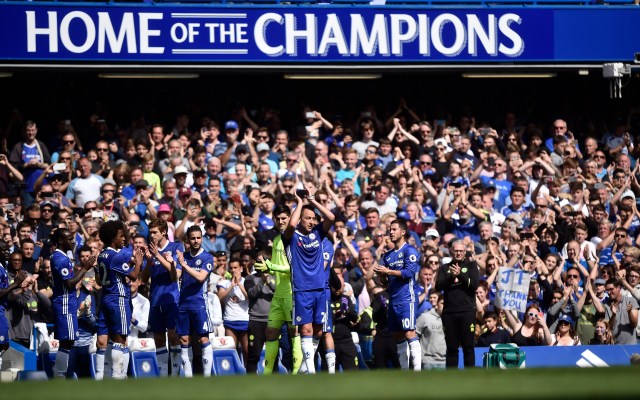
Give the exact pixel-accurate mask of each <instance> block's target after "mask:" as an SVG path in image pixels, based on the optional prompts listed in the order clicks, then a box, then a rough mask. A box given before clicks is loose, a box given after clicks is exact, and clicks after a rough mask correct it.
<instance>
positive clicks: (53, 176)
mask: <svg viewBox="0 0 640 400" xmlns="http://www.w3.org/2000/svg"><path fill="white" fill-rule="evenodd" d="M56 177H60V178H62V179H64V175H63V174H61V173H60V171H54V172H52V173H50V174H49V175H47V179H53V178H56Z"/></svg>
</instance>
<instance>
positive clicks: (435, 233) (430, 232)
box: [424, 229, 440, 238]
mask: <svg viewBox="0 0 640 400" xmlns="http://www.w3.org/2000/svg"><path fill="white" fill-rule="evenodd" d="M424 236H426V237H429V236H433V237H434V238H439V237H440V234H439V233H438V231H437V230H435V229H427V231H426V232H425V233H424Z"/></svg>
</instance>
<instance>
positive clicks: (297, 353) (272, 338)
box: [255, 204, 302, 375]
mask: <svg viewBox="0 0 640 400" xmlns="http://www.w3.org/2000/svg"><path fill="white" fill-rule="evenodd" d="M273 216H274V219H275V223H276V225H277V226H278V230H279V231H280V232H282V231H284V230H285V229H286V228H287V226H289V219H290V218H291V210H290V209H289V207H287V206H286V205H284V204H279V205H278V206H276V208H275V210H273ZM258 261H259V262H257V263H256V264H255V268H256V269H257V270H259V271H266V270H269V272H271V273H273V274H274V275H275V278H276V291H275V293H274V294H273V299H272V300H271V307H270V308H269V320H268V322H267V329H266V332H265V336H266V339H267V342H266V343H265V356H264V372H263V374H264V375H270V374H271V373H272V372H273V365H274V364H275V361H276V356H277V355H278V344H279V343H278V337H279V336H280V328H281V327H282V324H284V323H285V322H286V323H287V324H289V337H290V338H292V340H291V348H292V352H293V371H291V372H292V373H293V374H297V373H298V369H300V364H301V363H302V351H301V350H300V336H299V335H298V332H297V330H296V328H295V326H294V325H292V324H291V313H292V301H293V292H292V290H291V268H290V267H289V260H287V256H286V255H285V251H284V244H283V243H282V235H278V236H276V237H275V238H274V239H273V246H272V249H271V261H269V260H266V259H263V258H262V256H260V257H259V258H258Z"/></svg>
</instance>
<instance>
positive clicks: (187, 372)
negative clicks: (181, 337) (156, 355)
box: [180, 345, 193, 378]
mask: <svg viewBox="0 0 640 400" xmlns="http://www.w3.org/2000/svg"><path fill="white" fill-rule="evenodd" d="M180 358H181V360H182V369H183V370H184V377H185V378H191V377H193V370H192V369H191V358H190V357H189V345H186V346H185V345H182V346H180Z"/></svg>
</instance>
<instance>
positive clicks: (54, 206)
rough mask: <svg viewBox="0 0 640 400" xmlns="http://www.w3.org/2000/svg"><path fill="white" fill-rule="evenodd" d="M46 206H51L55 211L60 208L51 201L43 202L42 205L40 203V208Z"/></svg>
mask: <svg viewBox="0 0 640 400" xmlns="http://www.w3.org/2000/svg"><path fill="white" fill-rule="evenodd" d="M46 206H49V207H51V208H53V209H56V208H58V205H57V204H56V203H53V202H51V201H49V200H46V201H43V202H42V203H40V208H42V207H46Z"/></svg>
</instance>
